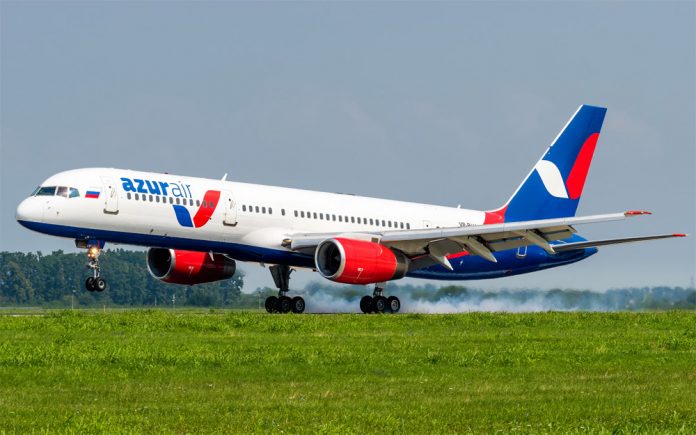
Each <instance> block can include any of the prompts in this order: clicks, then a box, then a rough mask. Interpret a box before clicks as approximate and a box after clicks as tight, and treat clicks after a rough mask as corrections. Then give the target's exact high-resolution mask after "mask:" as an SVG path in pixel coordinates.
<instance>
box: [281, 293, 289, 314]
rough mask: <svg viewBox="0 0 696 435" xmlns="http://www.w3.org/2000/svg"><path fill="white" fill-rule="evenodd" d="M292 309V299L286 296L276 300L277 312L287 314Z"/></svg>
mask: <svg viewBox="0 0 696 435" xmlns="http://www.w3.org/2000/svg"><path fill="white" fill-rule="evenodd" d="M291 309H292V299H290V298H289V297H287V296H281V297H280V298H278V311H280V312H281V313H289V312H290V310H291Z"/></svg>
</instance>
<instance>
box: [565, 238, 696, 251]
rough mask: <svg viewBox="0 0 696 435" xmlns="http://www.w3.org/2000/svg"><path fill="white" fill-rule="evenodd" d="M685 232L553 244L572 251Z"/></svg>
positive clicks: (641, 240) (642, 240)
mask: <svg viewBox="0 0 696 435" xmlns="http://www.w3.org/2000/svg"><path fill="white" fill-rule="evenodd" d="M686 236H687V235H686V234H661V235H657V236H642V237H627V238H624V239H607V240H595V241H587V242H577V243H565V244H558V245H553V250H554V251H556V252H566V251H574V250H578V249H585V248H595V247H597V246H607V245H619V244H621V243H633V242H644V241H646V240H657V239H671V238H673V237H686Z"/></svg>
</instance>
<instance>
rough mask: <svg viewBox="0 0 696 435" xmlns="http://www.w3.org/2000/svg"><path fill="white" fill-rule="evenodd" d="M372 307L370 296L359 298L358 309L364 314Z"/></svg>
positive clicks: (372, 308) (372, 302)
mask: <svg viewBox="0 0 696 435" xmlns="http://www.w3.org/2000/svg"><path fill="white" fill-rule="evenodd" d="M374 309H375V308H374V301H373V300H372V296H363V297H362V299H360V311H362V312H363V313H365V314H370V313H371V312H372V311H374Z"/></svg>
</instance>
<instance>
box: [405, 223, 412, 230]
mask: <svg viewBox="0 0 696 435" xmlns="http://www.w3.org/2000/svg"><path fill="white" fill-rule="evenodd" d="M406 229H407V230H410V229H411V224H410V223H408V222H406Z"/></svg>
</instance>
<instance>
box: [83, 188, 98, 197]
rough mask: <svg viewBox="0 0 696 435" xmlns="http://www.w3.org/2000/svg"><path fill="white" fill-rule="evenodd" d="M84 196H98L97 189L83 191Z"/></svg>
mask: <svg viewBox="0 0 696 435" xmlns="http://www.w3.org/2000/svg"><path fill="white" fill-rule="evenodd" d="M85 198H95V199H96V198H99V191H98V190H88V191H87V192H86V193H85Z"/></svg>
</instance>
